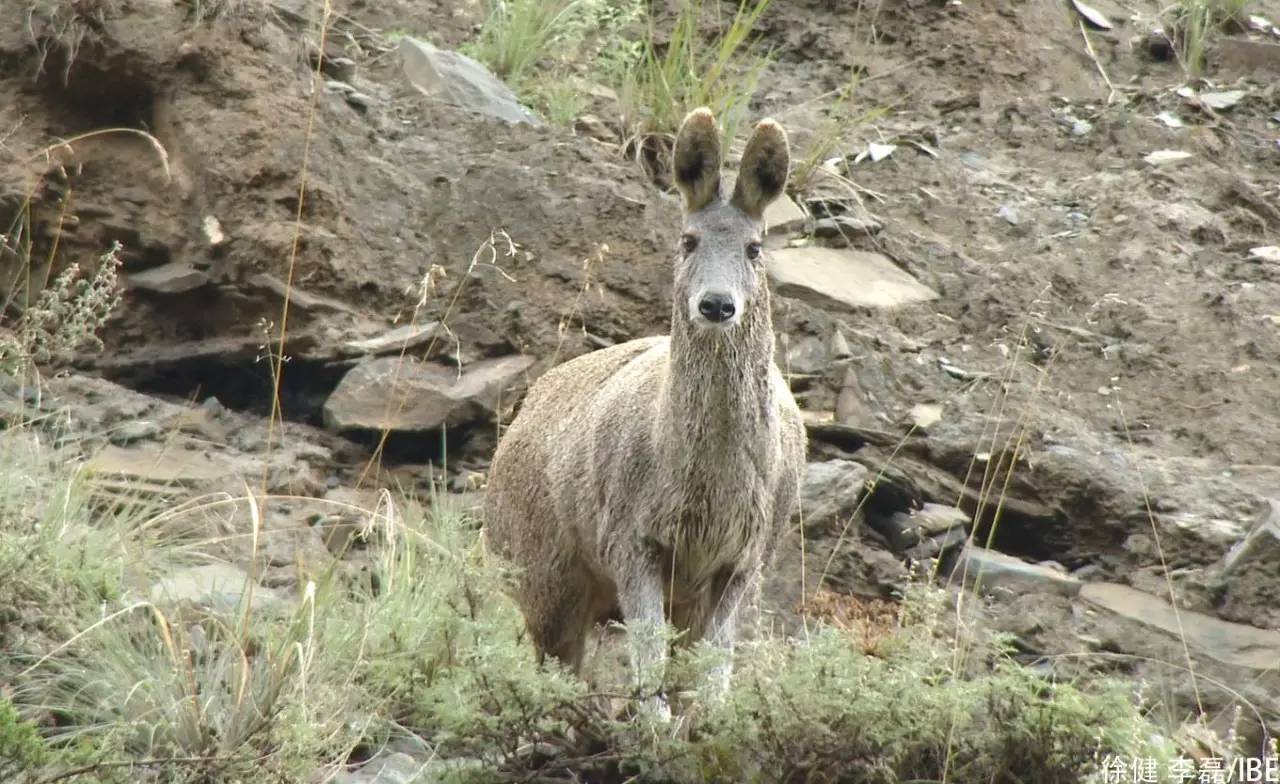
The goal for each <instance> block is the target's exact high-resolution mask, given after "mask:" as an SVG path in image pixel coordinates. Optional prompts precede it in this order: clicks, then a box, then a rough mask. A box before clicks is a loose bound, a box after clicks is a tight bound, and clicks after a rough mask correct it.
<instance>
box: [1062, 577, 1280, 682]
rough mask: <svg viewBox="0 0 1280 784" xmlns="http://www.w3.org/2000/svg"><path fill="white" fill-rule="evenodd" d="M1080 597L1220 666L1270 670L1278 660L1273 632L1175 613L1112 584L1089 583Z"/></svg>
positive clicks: (1279, 644)
mask: <svg viewBox="0 0 1280 784" xmlns="http://www.w3.org/2000/svg"><path fill="white" fill-rule="evenodd" d="M1080 597H1081V598H1082V599H1084V600H1085V601H1086V602H1088V603H1089V604H1092V605H1095V606H1097V607H1100V608H1102V609H1104V610H1108V611H1110V612H1113V613H1115V614H1116V615H1119V616H1121V617H1123V618H1127V619H1129V620H1131V621H1134V622H1136V623H1140V624H1142V625H1143V626H1146V627H1148V628H1152V629H1157V630H1159V631H1162V632H1165V633H1166V634H1169V635H1170V636H1172V637H1174V638H1178V637H1182V638H1183V639H1185V640H1186V642H1187V645H1188V646H1189V647H1190V648H1191V649H1192V650H1196V651H1200V652H1201V653H1203V654H1205V655H1207V656H1209V657H1210V658H1213V659H1216V660H1218V661H1220V662H1222V663H1223V664H1232V665H1235V666H1237V667H1248V668H1250V669H1255V670H1271V669H1274V668H1275V666H1276V663H1277V662H1278V661H1280V632H1277V631H1268V630H1266V629H1259V628H1257V627H1256V626H1245V625H1244V624H1240V623H1231V622H1229V621H1224V620H1221V619H1219V618H1214V617H1212V616H1209V615H1205V614H1204V613H1198V612H1192V611H1191V610H1182V611H1180V612H1175V611H1174V609H1173V605H1171V604H1169V603H1168V602H1166V601H1165V600H1164V599H1161V598H1159V597H1156V596H1152V595H1150V594H1146V593H1143V592H1142V591H1139V590H1137V589H1135V588H1130V587H1129V586H1127V585H1118V584H1116V583H1089V584H1088V585H1085V586H1084V588H1083V589H1082V590H1081V591H1080ZM1179 620H1181V623H1179Z"/></svg>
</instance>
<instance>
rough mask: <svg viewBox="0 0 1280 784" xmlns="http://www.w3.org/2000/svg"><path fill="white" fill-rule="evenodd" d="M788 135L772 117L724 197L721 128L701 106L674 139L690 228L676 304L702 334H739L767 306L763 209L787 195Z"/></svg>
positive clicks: (683, 241)
mask: <svg viewBox="0 0 1280 784" xmlns="http://www.w3.org/2000/svg"><path fill="white" fill-rule="evenodd" d="M790 160H791V159H790V152H789V150H788V148H787V134H786V133H785V132H784V131H783V130H782V126H780V125H778V124H777V123H775V122H773V121H772V120H763V121H761V122H760V123H759V124H758V125H757V126H756V128H755V131H754V132H752V134H751V138H750V139H749V140H748V141H747V147H746V151H745V152H743V154H742V165H741V167H740V171H739V174H738V181H737V183H736V184H735V185H734V188H733V195H732V196H731V197H730V198H729V199H728V200H725V199H724V197H723V196H722V195H721V193H720V129H719V128H717V127H716V121H715V118H714V117H712V116H711V112H710V110H708V109H695V110H694V111H692V112H690V113H689V116H688V117H686V118H685V120H684V123H683V124H682V125H681V126H680V132H679V133H678V134H676V145H675V151H674V155H673V159H672V164H673V170H674V175H675V182H676V186H677V187H679V189H680V192H681V193H682V194H683V195H684V206H685V210H684V214H685V221H684V231H683V232H682V234H681V236H680V247H679V249H678V251H677V257H676V268H675V294H676V297H677V303H679V302H681V301H683V302H684V303H685V305H686V312H687V315H688V318H689V322H690V323H691V324H692V325H695V326H696V327H698V328H703V329H720V330H729V329H733V328H734V327H735V326H737V325H738V324H739V323H741V322H742V320H743V318H744V317H746V316H747V314H748V313H749V312H750V310H751V308H753V307H755V306H757V305H758V304H760V303H762V302H764V298H763V297H761V296H760V295H761V293H762V292H763V291H765V287H766V283H765V272H764V250H763V247H762V246H761V240H762V237H761V234H762V233H763V226H762V220H761V218H762V216H763V215H764V208H765V207H767V206H768V205H769V203H770V202H772V201H773V200H774V199H776V198H777V197H778V196H779V195H781V194H782V190H783V188H784V187H785V186H786V184H787V172H788V167H789V166H790Z"/></svg>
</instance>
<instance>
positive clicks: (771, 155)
mask: <svg viewBox="0 0 1280 784" xmlns="http://www.w3.org/2000/svg"><path fill="white" fill-rule="evenodd" d="M790 171H791V149H790V147H789V146H788V144H787V132H786V131H784V130H782V126H781V125H778V123H776V122H774V121H773V120H761V121H760V122H759V123H758V124H757V125H756V128H755V130H754V131H753V132H752V133H751V138H750V139H748V140H747V149H746V151H745V152H743V153H742V166H741V168H740V170H739V172H738V182H737V184H736V185H734V187H733V198H732V199H731V202H732V204H733V206H735V207H737V208H738V209H740V210H742V211H743V212H745V213H747V214H748V215H750V216H751V217H753V218H759V217H761V216H762V215H764V208H765V207H768V206H769V203H770V202H772V201H773V200H774V199H776V198H778V197H779V196H781V195H782V189H783V188H785V187H786V185H787V175H788V174H789V173H790Z"/></svg>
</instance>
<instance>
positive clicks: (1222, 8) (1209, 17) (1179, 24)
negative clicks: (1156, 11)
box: [1163, 0, 1248, 76]
mask: <svg viewBox="0 0 1280 784" xmlns="http://www.w3.org/2000/svg"><path fill="white" fill-rule="evenodd" d="M1246 5H1248V0H1178V2H1176V3H1173V4H1172V5H1170V6H1169V7H1168V8H1167V9H1166V10H1165V11H1164V13H1163V21H1164V24H1165V25H1166V26H1167V27H1168V29H1169V35H1170V40H1171V41H1172V42H1173V44H1174V48H1175V50H1176V51H1177V54H1178V61H1179V62H1180V63H1182V67H1183V69H1184V70H1185V71H1186V72H1187V73H1188V75H1190V76H1199V75H1200V74H1201V73H1202V72H1203V71H1204V67H1205V57H1206V55H1207V54H1208V51H1209V47H1210V45H1211V44H1212V41H1213V38H1214V37H1215V36H1216V35H1218V34H1219V33H1221V32H1222V31H1223V30H1224V29H1226V28H1228V27H1229V26H1231V25H1239V24H1240V23H1241V21H1242V20H1243V18H1244V10H1245V6H1246Z"/></svg>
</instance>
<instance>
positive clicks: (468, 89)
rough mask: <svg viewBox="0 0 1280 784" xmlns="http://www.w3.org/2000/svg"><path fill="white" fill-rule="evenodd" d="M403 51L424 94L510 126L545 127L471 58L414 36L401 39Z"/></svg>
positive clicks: (402, 60) (405, 62) (404, 60)
mask: <svg viewBox="0 0 1280 784" xmlns="http://www.w3.org/2000/svg"><path fill="white" fill-rule="evenodd" d="M399 52H400V66H401V68H402V69H403V70H404V74H405V76H406V77H407V78H408V79H409V81H410V83H412V84H413V86H414V87H417V88H418V90H420V91H421V92H422V93H423V94H425V95H429V96H431V97H432V98H440V99H441V100H444V101H447V102H449V103H451V104H453V105H455V106H457V107H459V108H462V109H466V110H467V111H469V112H475V113H476V114H484V115H487V116H489V117H496V118H497V119H499V120H505V121H507V122H509V123H521V122H523V123H529V124H530V125H541V124H542V123H541V121H539V120H538V118H537V116H536V115H534V114H533V112H531V111H529V110H528V109H526V108H525V107H524V106H523V105H522V104H521V103H520V101H519V99H517V98H516V95H515V93H513V92H511V88H509V87H507V86H506V85H505V84H503V83H502V81H501V80H500V79H498V77H496V76H494V75H493V74H492V73H491V72H490V71H489V69H488V68H485V67H484V66H483V65H481V64H480V63H478V62H476V61H475V60H472V59H471V58H470V57H467V56H466V55H464V54H460V53H458V52H453V51H450V50H448V49H438V48H436V47H434V46H432V45H431V44H429V43H427V42H426V41H420V40H418V39H417V38H412V37H410V36H405V37H404V38H401V39H400V45H399Z"/></svg>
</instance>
